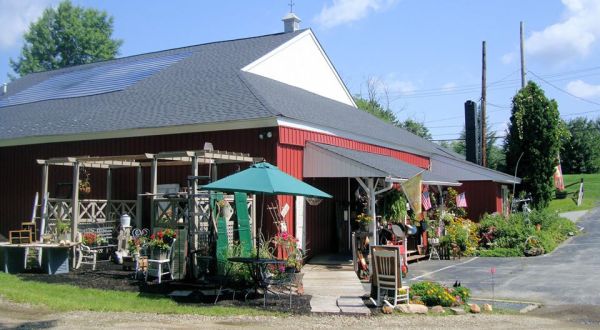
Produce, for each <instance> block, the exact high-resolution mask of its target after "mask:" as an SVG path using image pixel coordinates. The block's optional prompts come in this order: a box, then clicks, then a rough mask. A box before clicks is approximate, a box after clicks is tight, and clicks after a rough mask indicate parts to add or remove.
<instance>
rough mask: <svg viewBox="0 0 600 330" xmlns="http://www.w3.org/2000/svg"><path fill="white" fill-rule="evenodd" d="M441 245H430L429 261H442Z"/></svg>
mask: <svg viewBox="0 0 600 330" xmlns="http://www.w3.org/2000/svg"><path fill="white" fill-rule="evenodd" d="M439 246H440V243H430V244H429V260H441V258H440V253H439V251H438V247H439Z"/></svg>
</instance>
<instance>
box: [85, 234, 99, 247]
mask: <svg viewBox="0 0 600 330" xmlns="http://www.w3.org/2000/svg"><path fill="white" fill-rule="evenodd" d="M82 243H83V245H87V246H95V245H97V244H98V235H96V234H95V233H85V234H83V238H82Z"/></svg>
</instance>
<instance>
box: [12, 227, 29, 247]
mask: <svg viewBox="0 0 600 330" xmlns="http://www.w3.org/2000/svg"><path fill="white" fill-rule="evenodd" d="M32 238H33V235H32V234H31V230H11V231H9V232H8V241H9V242H10V243H11V244H29V243H32V242H33V241H32Z"/></svg>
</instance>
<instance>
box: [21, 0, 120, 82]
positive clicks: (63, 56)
mask: <svg viewBox="0 0 600 330" xmlns="http://www.w3.org/2000/svg"><path fill="white" fill-rule="evenodd" d="M112 33H113V18H112V17H110V16H108V14H107V13H106V12H104V11H98V10H95V9H85V8H82V7H79V6H73V5H72V4H71V2H70V1H68V0H67V1H63V2H61V3H60V5H59V6H58V8H57V9H54V8H48V9H46V10H45V11H44V14H43V15H42V17H41V18H40V19H38V20H37V21H36V22H34V23H32V24H31V26H30V27H29V31H27V32H26V33H25V35H24V39H25V45H24V46H23V48H22V49H21V54H20V55H19V58H18V59H17V60H13V59H10V66H11V67H12V69H13V71H14V72H15V73H17V74H18V75H20V76H24V75H26V74H29V73H32V72H39V71H47V70H53V69H58V68H62V67H66V66H71V65H78V64H85V63H91V62H94V61H98V60H107V59H112V58H114V57H115V56H116V55H117V53H118V50H119V47H120V46H121V44H122V43H123V41H122V40H118V39H112V38H111V35H112Z"/></svg>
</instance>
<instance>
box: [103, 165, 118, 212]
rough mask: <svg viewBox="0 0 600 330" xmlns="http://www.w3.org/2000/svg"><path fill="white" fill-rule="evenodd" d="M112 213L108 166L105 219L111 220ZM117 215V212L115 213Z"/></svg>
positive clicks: (110, 177) (110, 176)
mask: <svg viewBox="0 0 600 330" xmlns="http://www.w3.org/2000/svg"><path fill="white" fill-rule="evenodd" d="M111 215H112V170H111V169H110V167H109V168H108V169H106V217H107V219H106V220H107V221H111V220H112V219H113V218H112V217H111ZM117 217H119V214H117Z"/></svg>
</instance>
